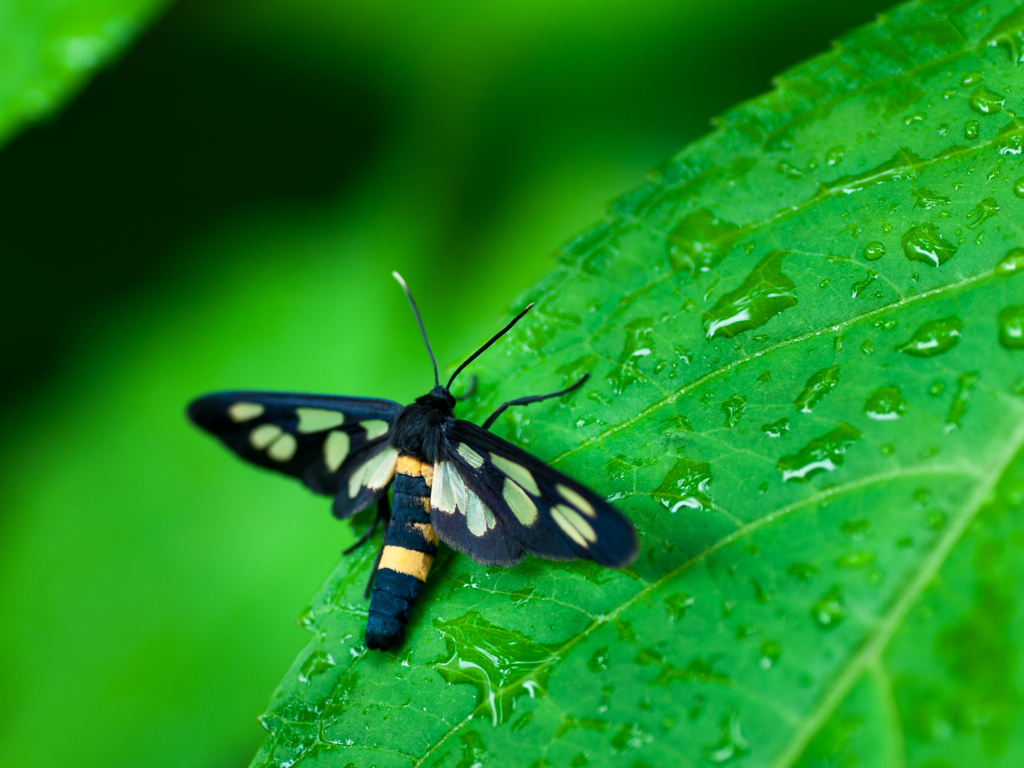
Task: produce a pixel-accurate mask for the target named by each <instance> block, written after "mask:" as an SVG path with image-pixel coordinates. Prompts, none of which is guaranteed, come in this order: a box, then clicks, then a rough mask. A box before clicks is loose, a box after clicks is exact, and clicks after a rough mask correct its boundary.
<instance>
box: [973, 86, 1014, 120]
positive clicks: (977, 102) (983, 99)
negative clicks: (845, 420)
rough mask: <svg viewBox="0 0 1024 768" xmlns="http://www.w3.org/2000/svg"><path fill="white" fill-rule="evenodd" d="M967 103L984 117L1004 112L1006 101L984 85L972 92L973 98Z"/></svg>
mask: <svg viewBox="0 0 1024 768" xmlns="http://www.w3.org/2000/svg"><path fill="white" fill-rule="evenodd" d="M967 103H968V104H969V105H970V107H971V109H973V110H974V111H975V112H980V113H981V114H983V115H994V114H996V113H997V112H1002V111H1003V105H1004V104H1005V103H1006V99H1005V98H1004V97H1002V96H1000V95H999V94H998V93H996V92H995V91H993V90H991V89H989V88H986V87H985V86H984V85H979V86H978V87H977V88H975V89H974V90H973V91H971V96H970V98H969V99H968V100H967Z"/></svg>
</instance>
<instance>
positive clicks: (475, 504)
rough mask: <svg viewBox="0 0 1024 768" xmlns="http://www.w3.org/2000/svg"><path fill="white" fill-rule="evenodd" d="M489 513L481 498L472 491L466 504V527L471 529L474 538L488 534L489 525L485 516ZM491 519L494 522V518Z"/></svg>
mask: <svg viewBox="0 0 1024 768" xmlns="http://www.w3.org/2000/svg"><path fill="white" fill-rule="evenodd" d="M487 511H489V510H487V508H486V507H485V506H484V503H483V502H482V501H480V497H479V496H477V495H476V494H475V493H473V492H472V491H470V492H469V498H468V501H467V504H466V527H467V528H469V532H470V533H472V534H473V535H474V536H483V535H484V534H485V533H487V528H488V525H487V518H486V516H485V512H487ZM491 519H492V520H493V519H494V518H493V517H492V518H491Z"/></svg>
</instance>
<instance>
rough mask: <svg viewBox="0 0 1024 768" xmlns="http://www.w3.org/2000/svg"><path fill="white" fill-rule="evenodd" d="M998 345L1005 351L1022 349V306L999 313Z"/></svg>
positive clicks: (1023, 334)
mask: <svg viewBox="0 0 1024 768" xmlns="http://www.w3.org/2000/svg"><path fill="white" fill-rule="evenodd" d="M999 343H1000V344H1002V345H1003V347H1004V348H1005V349H1024V305H1019V306H1015V307H1007V308H1006V309H1004V310H1002V311H1001V312H1000V313H999Z"/></svg>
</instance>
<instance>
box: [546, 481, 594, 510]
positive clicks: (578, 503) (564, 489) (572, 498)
mask: <svg viewBox="0 0 1024 768" xmlns="http://www.w3.org/2000/svg"><path fill="white" fill-rule="evenodd" d="M555 488H557V489H558V492H559V493H560V494H562V498H563V499H565V500H566V501H568V502H569V503H570V504H572V505H573V506H574V507H576V509H578V510H579V511H580V512H582V513H583V514H585V515H589V516H590V517H597V512H595V511H594V505H593V504H591V503H590V502H589V501H587V500H586V499H584V498H583V497H582V496H580V495H579V494H578V493H576V491H574V490H573V489H572V488H570V487H568V486H566V485H562V484H561V483H559V484H558V485H556V486H555Z"/></svg>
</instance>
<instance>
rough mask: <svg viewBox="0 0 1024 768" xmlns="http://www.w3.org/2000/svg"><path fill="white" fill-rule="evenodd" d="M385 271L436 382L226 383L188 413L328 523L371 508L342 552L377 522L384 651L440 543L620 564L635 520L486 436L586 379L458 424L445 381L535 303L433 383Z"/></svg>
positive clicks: (395, 638)
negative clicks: (298, 386) (421, 386)
mask: <svg viewBox="0 0 1024 768" xmlns="http://www.w3.org/2000/svg"><path fill="white" fill-rule="evenodd" d="M392 274H393V276H394V277H395V279H396V280H398V282H399V284H400V285H401V286H402V289H403V290H404V291H405V295H406V296H407V297H408V299H409V303H410V304H411V306H412V310H413V314H414V315H415V317H416V322H417V323H418V324H419V328H420V333H421V334H422V336H423V343H424V344H425V345H426V347H427V353H428V354H429V355H430V361H431V363H432V364H433V366H434V388H433V389H431V390H430V391H429V392H428V393H427V394H425V395H423V396H422V397H420V398H417V399H416V401H415V402H413V403H411V404H409V405H406V406H402V405H400V404H398V403H396V402H394V401H392V400H379V399H375V398H366V397H341V396H335V395H307V394H297V393H290V392H258V391H236V392H217V393H214V394H210V395H206V396H204V397H200V398H199V399H197V400H195V401H194V402H192V403H191V404H190V405H189V407H188V417H189V418H190V419H191V420H192V421H193V422H194V423H195V424H196V425H197V426H199V427H200V428H202V429H204V430H206V431H207V432H209V433H211V434H212V435H214V436H216V437H217V438H219V439H220V440H221V441H222V442H223V443H224V444H225V445H227V447H228V448H230V449H231V450H232V451H234V452H235V453H237V454H238V455H239V456H241V457H242V458H243V459H245V460H247V461H250V462H252V463H253V464H257V465H259V466H261V467H265V468H267V469H272V470H276V471H278V472H283V473H284V474H286V475H291V476H292V477H295V478H298V479H299V480H301V481H302V482H303V483H305V484H306V485H307V486H308V487H309V488H311V489H312V490H313V491H315V492H316V493H321V494H326V495H328V496H332V497H333V498H334V502H333V512H334V515H335V517H338V518H339V519H345V518H349V517H352V516H353V515H355V514H356V513H358V512H360V511H362V510H364V509H367V508H368V507H370V506H371V505H373V504H376V505H377V514H376V518H375V519H374V521H373V524H372V525H371V526H370V527H369V529H368V530H367V531H366V533H365V535H364V536H362V538H361V539H360V540H359V541H357V542H356V543H355V544H354V545H353V546H352V547H350V548H349V549H347V550H345V552H344V554H348V553H349V552H351V551H353V550H354V549H355V548H356V547H359V546H361V545H362V544H365V543H366V542H367V541H368V540H369V539H370V537H371V536H372V535H373V533H374V531H375V530H376V528H377V527H378V525H379V524H381V523H383V526H384V534H383V541H382V546H381V549H380V550H379V551H378V554H377V560H376V562H375V563H374V567H373V570H372V572H371V575H370V581H369V583H368V584H367V587H366V595H367V596H368V597H369V598H370V608H369V618H368V619H367V622H366V645H367V647H369V648H375V649H380V650H387V649H389V648H393V647H395V646H397V645H399V644H401V643H402V641H403V639H404V634H405V626H406V624H407V623H408V621H409V614H410V611H411V610H412V607H413V605H414V604H415V602H416V599H417V598H418V597H419V594H420V591H421V589H422V588H423V584H424V582H425V581H426V579H427V575H428V574H429V572H430V567H431V565H432V564H433V562H434V557H435V556H436V555H437V547H438V542H439V541H443V542H444V543H445V544H447V545H448V546H449V547H451V548H452V549H455V550H458V551H459V552H462V553H464V554H467V555H469V556H470V557H471V558H472V559H473V560H474V561H475V562H477V563H480V564H482V565H494V566H503V567H509V566H513V565H516V564H517V563H519V562H520V561H522V559H523V557H524V555H525V554H530V555H534V556H536V557H542V558H547V559H549V560H571V559H574V558H585V559H589V560H593V561H595V562H597V563H600V564H601V565H604V566H609V567H621V566H624V565H627V564H629V563H630V562H632V560H633V558H634V557H635V556H636V553H637V538H636V534H635V532H634V530H633V527H632V525H631V524H630V523H629V521H628V520H627V519H626V518H625V517H623V515H622V514H621V513H619V512H618V511H617V510H616V509H615V508H614V507H612V505H611V504H609V503H608V502H607V501H605V500H604V499H602V498H601V497H600V496H598V495H597V494H596V493H594V492H593V491H592V490H590V489H589V488H587V487H586V486H584V485H582V484H581V483H579V482H577V481H575V480H573V479H571V478H569V477H567V476H566V475H564V474H562V473H560V472H558V471H556V470H554V469H552V468H551V467H549V466H548V465H547V464H545V463H544V462H542V461H540V460H539V459H537V458H536V457H534V456H531V455H530V454H529V453H527V452H526V451H524V450H523V449H521V448H518V447H517V446H515V445H513V444H512V443H509V442H507V441H505V440H502V439H501V438H499V437H497V436H495V435H493V434H491V432H490V431H489V430H490V428H491V425H493V424H494V421H495V420H496V419H497V418H498V416H500V415H501V414H502V413H504V411H505V410H506V409H507V408H510V407H512V406H520V405H527V404H529V403H539V402H541V401H543V400H547V399H550V398H553V397H560V396H562V395H566V394H568V393H570V392H572V391H574V390H575V389H577V388H579V387H580V386H582V384H583V383H584V382H585V381H586V379H587V375H584V376H583V377H582V378H580V379H579V380H578V381H577V382H575V383H574V384H572V385H571V386H569V387H566V388H565V389H561V390H558V391H557V392H551V393H549V394H546V395H533V396H529V397H521V398H518V399H515V400H510V401H508V402H506V403H503V404H502V405H501V406H499V407H498V409H497V410H496V411H495V412H494V413H492V414H491V416H490V417H489V418H488V419H487V420H486V421H485V422H484V423H483V425H481V426H477V425H476V424H473V423H471V422H468V421H462V420H460V419H456V418H455V415H454V410H455V405H456V402H457V400H458V398H455V397H454V396H453V395H452V393H451V387H452V384H453V383H454V382H455V379H456V378H457V377H458V375H459V374H460V373H461V372H462V371H463V370H464V369H465V368H466V366H467V365H469V364H470V363H472V362H473V361H474V360H476V358H477V357H479V356H480V355H481V354H482V353H483V352H484V351H486V350H487V349H488V348H489V347H490V346H491V345H492V344H494V343H495V342H496V341H497V340H498V339H500V338H501V337H502V336H503V335H504V334H506V333H507V332H508V331H509V330H510V329H511V328H512V327H513V326H514V325H515V324H516V323H517V322H518V321H519V320H520V319H521V318H522V317H523V315H525V314H526V313H527V312H528V311H529V310H530V308H531V307H532V306H533V305H532V304H531V305H530V306H528V307H526V309H524V310H523V311H522V312H520V313H519V314H518V315H517V316H516V317H515V318H514V319H513V320H512V321H511V322H510V323H509V324H508V325H506V326H505V327H504V328H503V329H502V330H501V331H499V332H498V333H497V334H495V335H494V336H493V337H491V339H490V340H489V341H487V343H486V344H484V345H483V346H482V347H480V348H479V349H478V350H477V351H476V352H474V353H473V354H472V355H470V356H469V358H467V359H466V361H465V362H463V363H462V365H460V366H459V367H458V368H457V369H456V371H455V373H453V374H452V376H451V379H449V381H448V384H447V385H445V386H443V387H442V386H441V383H440V379H439V376H438V369H437V361H436V360H435V358H434V353H433V350H432V349H431V348H430V341H429V340H428V339H427V331H426V328H425V327H424V325H423V320H422V318H421V317H420V312H419V309H418V308H417V306H416V302H415V300H414V299H413V297H412V294H411V293H410V291H409V288H408V286H407V285H406V284H405V281H404V280H403V279H402V277H401V275H399V274H398V273H397V272H394V273H392ZM474 384H475V379H474ZM472 386H473V385H471V386H470V389H472ZM467 396H468V395H467ZM463 399H464V398H463ZM389 487H390V488H391V489H392V501H391V503H390V504H389V503H388V489H389ZM371 588H372V594H371Z"/></svg>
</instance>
